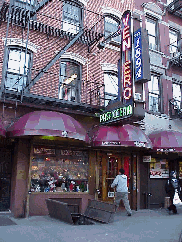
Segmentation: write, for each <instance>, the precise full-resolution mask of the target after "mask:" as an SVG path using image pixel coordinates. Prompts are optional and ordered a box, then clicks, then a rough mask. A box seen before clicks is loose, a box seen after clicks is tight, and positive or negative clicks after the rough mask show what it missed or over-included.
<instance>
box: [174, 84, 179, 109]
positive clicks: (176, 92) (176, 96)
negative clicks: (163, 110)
mask: <svg viewBox="0 0 182 242" xmlns="http://www.w3.org/2000/svg"><path fill="white" fill-rule="evenodd" d="M173 99H174V104H175V106H176V107H177V108H179V109H180V108H181V85H180V84H176V83H173Z"/></svg>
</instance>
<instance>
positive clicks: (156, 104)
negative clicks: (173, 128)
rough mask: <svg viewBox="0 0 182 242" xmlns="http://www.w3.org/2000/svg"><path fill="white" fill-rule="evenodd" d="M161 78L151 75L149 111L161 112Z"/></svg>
mask: <svg viewBox="0 0 182 242" xmlns="http://www.w3.org/2000/svg"><path fill="white" fill-rule="evenodd" d="M159 87H160V78H159V76H157V75H153V74H152V75H151V81H149V82H148V92H149V111H153V112H160V111H161V110H160V88H159Z"/></svg>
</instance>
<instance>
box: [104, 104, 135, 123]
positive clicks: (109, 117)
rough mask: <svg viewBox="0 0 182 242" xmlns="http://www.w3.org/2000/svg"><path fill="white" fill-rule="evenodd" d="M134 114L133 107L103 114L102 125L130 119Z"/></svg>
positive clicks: (129, 106)
mask: <svg viewBox="0 0 182 242" xmlns="http://www.w3.org/2000/svg"><path fill="white" fill-rule="evenodd" d="M132 114H133V107H132V105H128V106H126V107H120V108H117V109H115V110H112V111H107V112H105V113H103V114H100V123H105V122H112V121H114V120H119V119H123V118H126V117H130V116H131V115H132Z"/></svg>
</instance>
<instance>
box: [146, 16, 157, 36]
mask: <svg viewBox="0 0 182 242" xmlns="http://www.w3.org/2000/svg"><path fill="white" fill-rule="evenodd" d="M155 26H156V23H155V21H152V20H149V19H147V21H146V29H147V30H148V34H149V35H153V36H156V27H155Z"/></svg>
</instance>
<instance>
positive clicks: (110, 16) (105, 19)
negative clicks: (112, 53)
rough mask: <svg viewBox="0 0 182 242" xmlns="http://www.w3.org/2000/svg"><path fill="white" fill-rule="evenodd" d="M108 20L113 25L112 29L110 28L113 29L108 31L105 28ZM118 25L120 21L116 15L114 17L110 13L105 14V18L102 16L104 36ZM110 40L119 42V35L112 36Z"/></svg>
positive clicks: (115, 29) (114, 30) (116, 28)
mask: <svg viewBox="0 0 182 242" xmlns="http://www.w3.org/2000/svg"><path fill="white" fill-rule="evenodd" d="M109 21H110V24H111V26H112V27H113V29H112V30H113V31H109V29H108V28H107V26H108V24H109ZM114 23H117V25H115V26H116V27H115V26H114ZM119 25H120V21H119V20H118V19H117V18H116V17H114V16H112V15H105V18H104V34H105V37H107V36H109V35H110V34H111V33H114V32H116V31H117V30H118V28H119ZM111 41H112V42H115V43H118V44H120V43H121V35H118V36H116V37H114V38H112V39H111Z"/></svg>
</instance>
